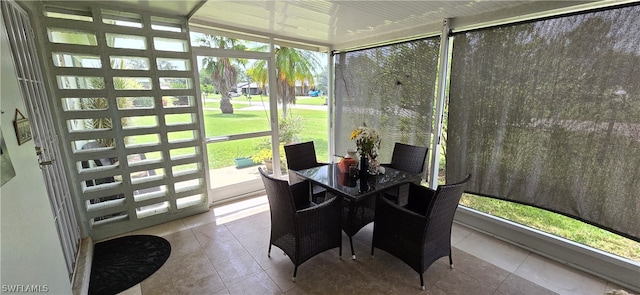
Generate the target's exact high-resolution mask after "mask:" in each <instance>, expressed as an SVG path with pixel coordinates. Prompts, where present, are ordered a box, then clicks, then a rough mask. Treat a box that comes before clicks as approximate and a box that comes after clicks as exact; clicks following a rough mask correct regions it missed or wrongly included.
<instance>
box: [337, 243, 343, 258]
mask: <svg viewBox="0 0 640 295" xmlns="http://www.w3.org/2000/svg"><path fill="white" fill-rule="evenodd" d="M338 251H339V253H338V254H339V255H340V259H342V243H340V247H338Z"/></svg>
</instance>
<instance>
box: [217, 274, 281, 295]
mask: <svg viewBox="0 0 640 295" xmlns="http://www.w3.org/2000/svg"><path fill="white" fill-rule="evenodd" d="M229 293H231V294H282V293H283V291H282V290H280V288H279V287H278V285H276V283H274V282H273V281H272V280H271V278H270V277H269V276H268V275H267V274H266V273H264V272H259V273H254V274H251V275H249V276H247V277H245V278H243V280H242V281H240V282H238V283H236V284H234V285H232V286H230V287H229Z"/></svg>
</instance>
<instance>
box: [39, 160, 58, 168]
mask: <svg viewBox="0 0 640 295" xmlns="http://www.w3.org/2000/svg"><path fill="white" fill-rule="evenodd" d="M53 161H54V160H51V161H44V162H38V164H40V167H42V166H48V165H51V164H53Z"/></svg>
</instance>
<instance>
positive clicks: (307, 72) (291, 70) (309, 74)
mask: <svg viewBox="0 0 640 295" xmlns="http://www.w3.org/2000/svg"><path fill="white" fill-rule="evenodd" d="M275 59H276V61H275V67H276V77H277V84H276V90H277V91H276V93H277V98H278V101H279V102H281V103H282V115H283V116H284V117H286V116H287V105H288V104H295V103H296V89H295V86H296V84H295V83H296V81H301V82H303V83H304V82H308V83H310V86H313V81H314V79H313V77H314V76H315V69H318V68H320V62H319V61H318V59H317V57H316V56H315V55H313V54H312V53H311V52H309V51H304V50H299V49H295V48H291V47H279V48H277V49H276V52H275ZM247 73H248V74H249V75H250V76H251V77H252V78H253V80H254V81H256V82H257V83H258V84H259V85H261V87H264V86H263V85H265V84H266V83H267V64H266V62H265V61H258V62H256V63H254V64H253V66H252V67H251V68H250V69H248V70H247Z"/></svg>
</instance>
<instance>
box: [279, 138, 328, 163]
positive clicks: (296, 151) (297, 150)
mask: <svg viewBox="0 0 640 295" xmlns="http://www.w3.org/2000/svg"><path fill="white" fill-rule="evenodd" d="M284 153H285V156H286V158H287V167H288V168H289V169H291V170H302V169H308V168H312V167H316V166H318V165H320V163H318V159H317V158H316V148H315V146H314V144H313V141H307V142H302V143H294V144H288V145H285V146H284Z"/></svg>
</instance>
